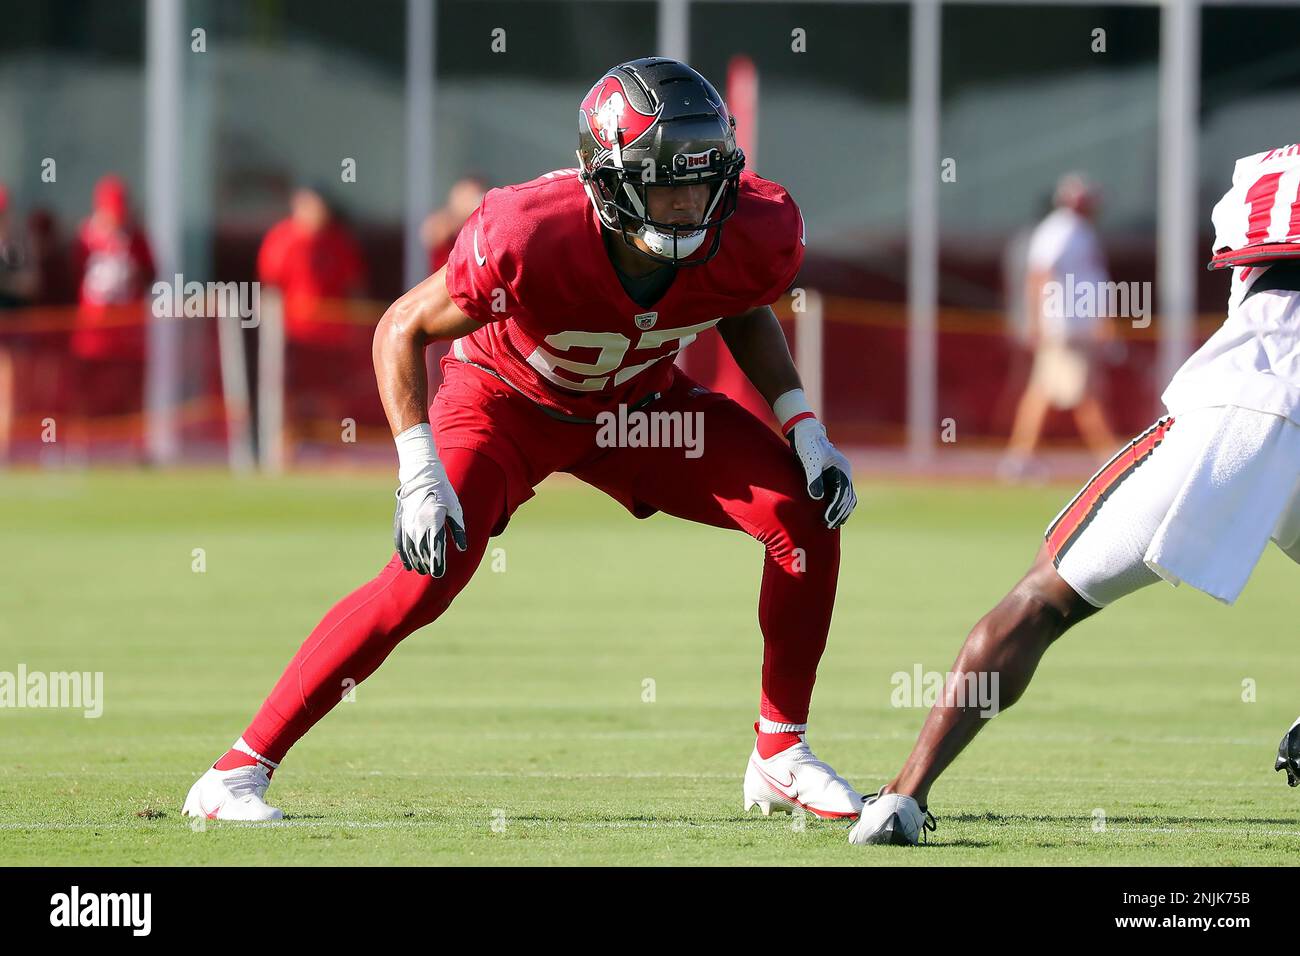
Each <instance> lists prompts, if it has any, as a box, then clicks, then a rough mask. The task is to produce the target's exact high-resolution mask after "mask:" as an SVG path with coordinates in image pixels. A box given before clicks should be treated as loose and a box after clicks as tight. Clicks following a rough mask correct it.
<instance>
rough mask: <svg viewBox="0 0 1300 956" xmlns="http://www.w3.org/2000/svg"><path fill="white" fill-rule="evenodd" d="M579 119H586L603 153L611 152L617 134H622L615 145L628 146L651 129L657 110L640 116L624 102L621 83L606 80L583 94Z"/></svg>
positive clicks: (614, 80) (624, 92)
mask: <svg viewBox="0 0 1300 956" xmlns="http://www.w3.org/2000/svg"><path fill="white" fill-rule="evenodd" d="M659 109H660V110H662V109H663V107H662V106H660V108H659ZM582 115H583V116H585V117H586V118H587V128H588V129H590V130H591V135H592V136H594V137H595V139H596V142H597V143H599V144H600V145H601V146H603V147H604V148H605V149H613V148H614V141H615V139H617V137H618V133H619V130H622V131H623V140H622V142H621V143H620V144H619V145H620V146H621V147H626V146H631V145H632V144H633V143H635V142H636V141H637V140H638V139H640V138H641V137H642V136H644V135H645V134H646V131H647V130H649V129H650V127H652V126H654V124H655V120H657V119H658V118H659V110H656V111H655V112H654V113H642V112H641V111H640V110H638V109H637V108H636V107H634V106H633V105H632V104H631V103H630V102H628V98H627V91H626V90H625V89H624V88H623V81H622V80H620V79H619V78H618V77H616V76H607V77H605V78H603V79H602V80H601V81H600V82H599V83H597V84H596V85H595V86H593V87H592V88H591V91H590V92H589V93H587V96H586V98H585V99H584V100H583V101H582Z"/></svg>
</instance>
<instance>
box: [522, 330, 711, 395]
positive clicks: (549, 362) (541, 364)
mask: <svg viewBox="0 0 1300 956" xmlns="http://www.w3.org/2000/svg"><path fill="white" fill-rule="evenodd" d="M720 321H721V318H717V319H710V320H709V321H708V322H701V323H699V324H698V325H687V326H682V327H681V328H676V329H651V330H650V331H648V332H642V333H641V337H640V338H639V339H637V343H636V349H657V348H660V347H661V346H664V345H666V344H668V343H669V342H672V341H674V340H675V341H676V342H677V346H676V347H675V348H674V349H673V350H672V351H670V352H665V353H664V354H663V355H659V356H656V357H655V358H652V359H650V360H649V361H648V362H642V363H640V364H638V365H629V366H627V367H625V368H620V366H622V365H623V359H624V357H625V356H626V355H627V353H628V348H629V346H631V345H632V341H631V339H629V338H628V337H627V336H626V335H623V334H622V333H620V332H577V331H575V332H556V333H555V334H553V335H548V336H547V337H546V338H544V339H543V340H542V342H543V344H542V345H539V346H537V348H535V349H533V353H532V354H531V355H529V356H528V364H529V365H531V366H532V367H533V368H535V369H537V371H538V372H539V373H540V374H541V375H542V376H543V377H545V378H546V379H547V381H550V382H554V383H555V384H556V385H559V386H560V387H561V388H567V389H570V390H572V391H575V392H599V391H601V390H603V389H605V388H607V387H608V386H609V382H610V373H611V372H613V373H614V376H613V377H614V385H615V386H619V385H622V384H623V383H624V382H626V381H627V380H628V379H630V378H632V377H634V376H636V375H639V374H640V373H641V372H644V371H645V370H646V369H648V368H649V367H650V366H651V365H654V364H655V363H656V362H662V361H663V360H664V359H667V358H672V357H673V356H674V355H676V354H677V353H678V352H680V351H681V350H682V349H684V348H686V346H688V345H690V344H691V343H692V342H694V341H695V337H696V336H697V335H699V334H700V333H701V332H704V331H706V330H708V329H711V328H713V326H715V325H717V324H718V322H720ZM575 348H591V349H599V350H600V353H599V354H598V355H597V356H596V359H595V361H592V362H579V361H577V360H576V359H571V358H565V357H564V356H563V355H562V354H559V355H557V354H556V353H557V352H558V353H565V352H568V351H569V350H570V349H575ZM634 351H635V350H634ZM560 370H563V371H565V372H568V373H570V375H572V376H577V378H576V379H575V378H571V377H569V376H564V375H560V374H559V371H560Z"/></svg>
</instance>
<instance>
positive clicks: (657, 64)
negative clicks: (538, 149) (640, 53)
mask: <svg viewBox="0 0 1300 956" xmlns="http://www.w3.org/2000/svg"><path fill="white" fill-rule="evenodd" d="M735 125H736V121H735V119H734V118H733V117H732V116H731V115H730V114H729V113H728V112H727V108H726V105H725V104H724V103H723V102H722V98H721V97H720V96H718V94H717V91H716V90H714V89H713V87H712V86H711V85H710V84H709V83H708V81H707V80H705V79H704V78H703V77H702V76H700V75H699V74H698V73H696V72H695V71H694V70H691V69H690V68H689V67H687V66H686V65H685V64H682V63H679V62H677V61H675V60H667V59H663V58H647V59H644V60H637V61H632V62H629V63H625V64H622V65H621V66H619V67H616V68H615V69H614V70H612V71H610V73H608V74H606V75H605V77H603V78H602V79H601V81H600V82H598V83H597V84H596V86H594V87H592V89H591V91H590V92H589V93H588V94H587V97H586V98H585V99H584V101H583V104H582V106H581V107H580V108H579V111H578V143H579V146H578V151H577V154H578V165H579V167H580V173H579V179H580V180H581V181H582V184H583V187H584V188H585V189H586V191H587V196H588V198H589V199H590V200H591V204H592V206H593V207H594V208H595V210H596V213H597V215H598V216H599V218H600V221H601V223H602V224H603V225H604V226H605V228H607V229H610V230H613V231H615V232H617V233H618V234H619V235H620V236H622V238H623V241H624V242H625V243H627V245H628V246H629V247H631V248H632V249H635V250H636V251H637V252H638V253H640V254H641V255H644V256H646V257H648V258H650V259H653V260H655V261H656V262H659V263H665V262H667V263H672V264H674V265H683V266H689V265H701V264H703V263H705V262H707V261H709V259H711V258H712V257H713V256H714V255H716V254H717V252H718V248H719V246H720V244H721V240H722V224H723V223H724V222H725V221H726V220H727V219H729V218H730V217H731V216H732V215H733V214H734V213H735V211H736V202H737V197H738V195H739V190H740V174H741V171H742V170H743V169H744V167H745V154H744V152H743V151H741V149H740V148H739V147H738V146H737V144H736V141H735V133H734V130H735ZM695 185H707V186H708V187H709V195H708V200H707V202H706V203H705V208H704V211H703V215H702V216H701V217H700V219H699V220H698V221H697V222H692V223H673V222H665V221H660V220H657V219H654V218H653V217H652V215H651V212H650V208H651V203H650V196H651V192H650V191H651V190H654V189H659V188H663V187H673V186H695ZM637 240H640V241H639V242H638V241H637ZM702 249H703V250H704V251H703V253H702V254H701V252H700V251H701V250H702Z"/></svg>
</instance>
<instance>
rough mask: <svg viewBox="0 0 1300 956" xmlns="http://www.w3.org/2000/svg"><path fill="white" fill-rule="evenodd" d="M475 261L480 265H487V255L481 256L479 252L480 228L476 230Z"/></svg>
mask: <svg viewBox="0 0 1300 956" xmlns="http://www.w3.org/2000/svg"><path fill="white" fill-rule="evenodd" d="M474 261H475V262H477V263H478V264H479V265H485V264H486V263H487V256H481V255H479V252H478V230H477V229H475V230H474Z"/></svg>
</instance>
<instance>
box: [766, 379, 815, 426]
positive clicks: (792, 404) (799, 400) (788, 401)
mask: <svg viewBox="0 0 1300 956" xmlns="http://www.w3.org/2000/svg"><path fill="white" fill-rule="evenodd" d="M772 414H773V415H775V416H776V423H777V424H778V425H779V426H781V431H782V432H785V431H786V430H787V426H788V424H789V423H790V422H791V421H792V420H793V419H796V418H807V417H813V418H816V417H817V416H816V415H815V413H814V412H813V410H812V406H811V405H809V404H808V399H807V398H806V397H804V393H803V389H802V388H792V389H790V391H788V392H783V393H782V394H781V395H780V396H778V397H777V400H776V401H775V402H773V403H772Z"/></svg>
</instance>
